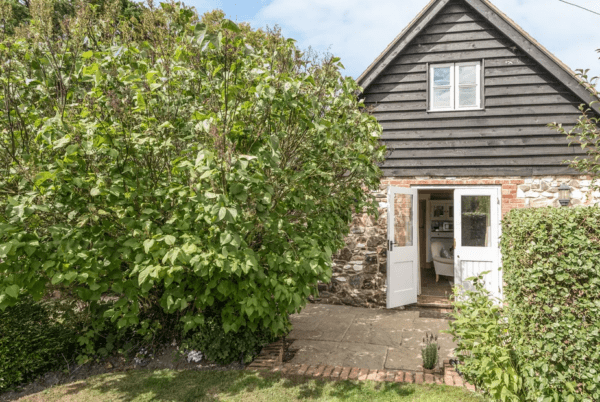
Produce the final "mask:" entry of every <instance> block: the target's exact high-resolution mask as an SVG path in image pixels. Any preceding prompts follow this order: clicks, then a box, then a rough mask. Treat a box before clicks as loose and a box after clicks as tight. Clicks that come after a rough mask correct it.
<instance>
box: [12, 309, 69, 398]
mask: <svg viewBox="0 0 600 402" xmlns="http://www.w3.org/2000/svg"><path fill="white" fill-rule="evenodd" d="M51 311H52V310H51V309H49V308H48V306H47V305H45V304H41V303H34V302H33V301H32V300H31V298H24V299H22V300H21V301H20V302H19V303H17V304H16V305H14V306H12V307H9V308H7V309H6V310H4V311H0V392H2V391H5V390H7V389H10V388H12V387H14V386H16V385H19V384H22V383H25V382H28V381H30V380H32V379H34V378H35V377H37V376H39V375H42V374H44V373H46V372H47V371H50V370H55V369H60V368H62V367H63V366H64V365H65V364H67V363H70V362H72V361H73V358H74V354H75V352H76V346H77V341H76V336H75V333H74V331H73V330H72V328H69V327H68V326H66V325H62V324H61V323H59V322H57V321H56V318H55V317H54V318H53V317H51Z"/></svg>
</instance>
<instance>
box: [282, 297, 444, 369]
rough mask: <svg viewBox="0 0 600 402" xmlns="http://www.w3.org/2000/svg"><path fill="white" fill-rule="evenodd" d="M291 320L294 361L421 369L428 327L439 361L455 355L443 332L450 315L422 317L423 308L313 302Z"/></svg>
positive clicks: (369, 367)
mask: <svg viewBox="0 0 600 402" xmlns="http://www.w3.org/2000/svg"><path fill="white" fill-rule="evenodd" d="M291 321H292V325H293V330H292V332H290V334H289V335H288V337H287V338H288V339H289V340H290V341H292V344H291V345H290V347H289V349H290V350H293V351H295V356H294V357H293V359H292V360H291V361H290V362H289V363H291V364H308V365H320V364H324V365H329V366H342V367H361V368H368V369H370V370H383V369H387V370H405V371H420V370H421V369H422V358H421V348H422V347H423V346H424V344H423V338H424V337H425V334H426V332H431V333H433V334H434V335H437V336H438V344H439V345H440V347H441V349H440V361H439V364H440V365H441V364H442V361H443V360H446V359H451V358H453V357H454V356H453V351H454V348H455V346H456V345H455V343H454V342H453V341H452V336H451V335H449V334H444V333H441V331H442V330H446V329H448V328H449V326H448V319H440V318H420V317H419V311H406V310H374V309H367V308H360V307H350V306H338V305H328V304H309V305H307V306H306V308H305V309H304V310H303V311H302V312H301V313H300V314H294V315H292V316H291Z"/></svg>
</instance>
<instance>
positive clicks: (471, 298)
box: [449, 273, 525, 401]
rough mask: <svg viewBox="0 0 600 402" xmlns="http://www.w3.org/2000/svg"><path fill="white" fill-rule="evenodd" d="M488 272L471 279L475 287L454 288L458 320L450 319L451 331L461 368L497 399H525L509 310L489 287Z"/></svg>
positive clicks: (476, 383) (455, 312)
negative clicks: (504, 307) (507, 317)
mask: <svg viewBox="0 0 600 402" xmlns="http://www.w3.org/2000/svg"><path fill="white" fill-rule="evenodd" d="M485 274H486V273H483V274H482V275H480V276H478V277H476V278H468V280H470V281H471V280H472V281H473V288H472V289H471V290H465V291H463V290H460V289H458V288H455V290H454V299H455V302H454V312H453V314H452V315H453V318H454V321H450V330H449V333H451V334H452V335H453V336H454V341H455V342H456V343H457V348H456V349H455V353H456V356H457V357H458V358H459V359H460V366H459V367H458V369H459V370H460V372H461V373H462V374H463V375H464V377H465V379H466V380H467V381H469V382H470V383H471V384H474V385H476V386H477V387H478V388H479V389H481V390H483V391H484V392H486V393H487V394H488V395H490V396H491V397H493V398H494V399H495V400H499V401H523V400H525V399H524V392H523V380H522V377H521V370H520V367H519V364H518V359H517V357H516V355H515V353H514V351H513V350H512V344H511V337H510V336H509V326H508V323H507V322H506V319H505V315H504V314H505V311H504V309H503V308H502V307H501V305H500V304H499V303H498V300H494V298H493V297H492V295H491V294H490V293H489V292H488V291H487V290H486V289H485V285H484V282H483V277H484V275H485Z"/></svg>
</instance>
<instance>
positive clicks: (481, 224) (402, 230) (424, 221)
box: [386, 186, 502, 308]
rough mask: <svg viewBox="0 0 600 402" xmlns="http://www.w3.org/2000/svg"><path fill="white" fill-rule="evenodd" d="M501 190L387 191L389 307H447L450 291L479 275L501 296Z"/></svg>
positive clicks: (427, 189) (395, 188)
mask: <svg viewBox="0 0 600 402" xmlns="http://www.w3.org/2000/svg"><path fill="white" fill-rule="evenodd" d="M500 190H501V189H500V187H499V186H494V187H486V186H452V187H450V186H448V187H418V186H415V187H410V188H406V187H394V186H390V187H389V188H388V249H387V279H386V286H387V301H386V305H387V307H388V308H395V307H400V306H408V305H411V304H417V305H418V304H421V305H422V306H423V307H430V306H431V307H442V308H444V307H446V306H450V300H449V299H450V296H451V295H452V287H453V286H454V288H456V287H457V286H458V287H459V288H460V289H469V288H470V287H471V286H472V283H471V280H470V279H469V278H472V277H475V276H479V275H481V276H482V279H483V284H484V286H485V287H486V289H487V290H488V291H489V292H490V293H491V294H492V295H493V296H495V297H500V298H501V297H502V274H501V271H500V269H499V268H500V250H499V236H500V211H501V208H502V206H501V202H500V194H501V193H500Z"/></svg>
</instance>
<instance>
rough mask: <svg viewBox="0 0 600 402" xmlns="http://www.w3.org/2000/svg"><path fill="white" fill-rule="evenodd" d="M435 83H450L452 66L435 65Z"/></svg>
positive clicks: (436, 84) (435, 84)
mask: <svg viewBox="0 0 600 402" xmlns="http://www.w3.org/2000/svg"><path fill="white" fill-rule="evenodd" d="M433 85H434V86H438V85H450V67H434V69H433Z"/></svg>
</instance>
